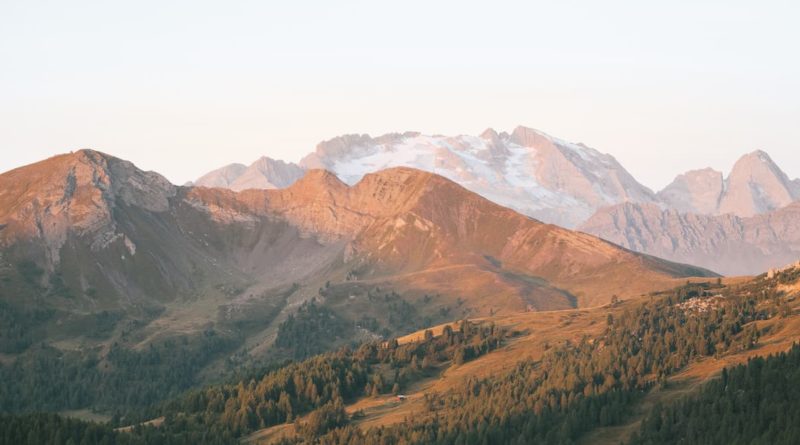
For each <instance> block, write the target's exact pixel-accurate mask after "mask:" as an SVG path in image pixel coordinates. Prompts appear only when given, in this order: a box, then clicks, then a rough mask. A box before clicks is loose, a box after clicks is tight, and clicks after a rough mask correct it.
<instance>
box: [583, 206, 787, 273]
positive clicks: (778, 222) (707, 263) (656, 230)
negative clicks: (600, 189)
mask: <svg viewBox="0 0 800 445" xmlns="http://www.w3.org/2000/svg"><path fill="white" fill-rule="evenodd" d="M580 230H582V231H585V232H587V233H591V234H594V235H597V236H599V237H601V238H604V239H607V240H609V241H611V242H613V243H616V244H619V245H620V246H623V247H626V248H628V249H632V250H635V251H638V252H644V253H647V254H650V255H655V256H658V257H660V258H666V259H669V260H672V261H678V262H684V263H690V264H696V265H698V266H701V267H705V268H708V269H711V270H714V271H716V272H719V273H722V274H725V275H753V274H759V273H762V272H764V271H766V270H768V269H770V268H774V267H778V266H781V265H783V264H787V263H789V262H791V261H793V260H794V259H796V258H798V257H800V203H793V204H790V205H788V206H786V207H784V208H781V209H778V210H774V211H772V212H768V213H765V214H761V215H755V216H751V217H740V216H736V215H732V214H724V215H698V214H692V213H681V212H678V211H675V210H672V209H664V208H661V207H659V206H657V205H641V204H633V203H628V204H622V205H618V206H613V207H609V208H605V209H602V210H600V211H599V212H598V213H596V214H595V215H594V216H592V218H591V219H589V220H588V221H587V222H586V223H584V224H583V225H581V227H580Z"/></svg>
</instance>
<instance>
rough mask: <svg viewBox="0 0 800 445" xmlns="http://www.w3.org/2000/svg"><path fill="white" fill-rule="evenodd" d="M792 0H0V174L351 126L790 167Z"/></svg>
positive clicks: (267, 150) (201, 164)
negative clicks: (529, 133)
mask: <svg viewBox="0 0 800 445" xmlns="http://www.w3.org/2000/svg"><path fill="white" fill-rule="evenodd" d="M798 22H800V2H797V1H769V0H766V1H758V2H755V1H735V0H734V1H697V0H695V1H669V2H654V1H652V2H651V1H613V0H611V1H603V2H598V1H571V0H563V1H558V2H554V1H520V2H516V1H492V2H485V1H484V2H472V1H468V0H461V1H446V0H439V1H430V0H428V1H414V0H407V1H380V0H372V1H347V0H344V1H336V2H331V1H305V0H294V1H271V0H267V1H253V2H248V1H225V2H221V1H215V2H207V1H199V0H194V1H163V0H162V1H148V0H139V1H135V2H113V1H97V2H89V1H81V0H72V1H69V2H65V1H38V0H23V1H16V0H0V171H5V170H9V169H11V168H14V167H18V166H21V165H24V164H28V163H31V162H35V161H37V160H40V159H43V158H46V157H49V156H52V155H54V154H57V153H62V152H67V151H70V150H74V149H79V148H87V147H88V148H94V149H97V150H101V151H104V152H106V153H110V154H113V155H115V156H118V157H121V158H125V159H128V160H131V161H133V162H134V163H136V164H137V165H138V166H139V167H141V168H144V169H147V170H156V171H158V172H160V173H162V174H164V175H165V176H166V177H167V178H169V179H170V180H171V181H173V182H175V183H179V184H180V183H184V182H186V181H189V180H192V179H195V178H197V177H199V176H200V175H202V174H204V173H206V172H208V171H209V170H212V169H214V168H217V167H220V166H222V165H225V164H228V163H232V162H241V163H250V162H252V161H254V160H255V159H256V158H258V157H260V156H264V155H266V156H270V157H273V158H278V159H284V160H287V161H297V160H299V159H300V158H301V157H303V156H304V155H305V154H307V153H309V152H311V151H313V149H314V147H315V145H316V144H317V143H318V142H320V141H322V140H326V139H330V138H332V137H335V136H337V135H341V134H347V133H369V134H371V135H373V136H375V135H379V134H383V133H387V132H397V131H399V132H402V131H421V132H423V133H429V134H447V135H455V134H479V133H480V132H481V131H483V130H484V129H486V128H487V127H492V128H495V129H497V130H498V131H502V130H506V131H511V130H512V129H513V128H514V127H516V126H517V125H525V126H528V127H533V128H537V129H539V130H542V131H545V132H547V133H549V134H551V135H553V136H557V137H559V138H561V139H566V140H570V141H573V142H583V143H585V144H587V145H589V146H591V147H594V148H596V149H598V150H600V151H602V152H606V153H610V154H612V155H613V156H615V157H616V158H617V159H618V160H619V161H620V162H621V163H622V165H623V166H624V167H626V168H627V169H628V170H629V171H630V172H631V173H632V174H633V175H634V176H635V177H636V178H637V179H638V180H639V181H640V182H642V183H643V184H645V185H647V186H649V187H651V188H653V189H660V188H661V187H663V186H664V185H666V184H667V183H669V182H670V181H671V180H672V179H673V178H674V176H675V175H676V174H678V173H681V172H684V171H686V170H689V169H695V168H702V167H707V166H711V167H714V168H717V169H719V170H723V171H726V172H727V171H728V170H729V169H730V167H731V166H732V165H733V163H734V161H735V160H736V159H737V158H738V157H739V156H741V155H742V154H744V153H747V152H751V151H753V150H756V149H762V150H765V151H767V152H768V153H769V154H770V155H771V156H772V158H773V159H774V160H775V161H776V162H777V163H778V164H779V165H780V166H781V167H782V168H783V169H784V170H785V171H786V172H787V173H788V174H789V176H791V177H793V178H794V177H798V176H800V57H798V53H800V51H799V50H798V46H799V45H800V26H797V23H798Z"/></svg>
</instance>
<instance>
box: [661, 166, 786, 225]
mask: <svg viewBox="0 0 800 445" xmlns="http://www.w3.org/2000/svg"><path fill="white" fill-rule="evenodd" d="M658 198H659V200H660V201H661V202H662V203H663V204H664V205H666V206H667V207H668V208H671V209H674V210H677V211H679V212H683V213H698V214H703V215H721V214H726V213H730V214H732V215H737V216H744V217H748V216H754V215H758V214H761V213H766V212H770V211H772V210H775V209H779V208H781V207H784V206H787V205H789V204H790V203H792V202H794V201H796V200H798V199H800V188H798V187H797V180H795V181H790V180H789V178H788V177H787V176H786V173H784V172H783V171H782V170H781V169H780V168H779V167H778V166H777V165H776V164H775V163H774V162H773V161H772V159H771V158H770V157H769V155H768V154H767V153H765V152H763V151H755V152H753V153H749V154H747V155H744V156H742V157H741V158H740V159H739V160H738V161H737V162H736V164H735V165H734V166H733V169H732V170H731V173H730V175H728V177H727V178H725V179H723V177H722V173H721V172H718V171H715V170H712V169H704V170H695V171H690V172H688V173H685V174H682V175H679V176H678V177H677V178H675V180H674V181H673V182H672V183H671V184H670V185H668V186H667V187H666V188H664V190H662V191H660V192H658Z"/></svg>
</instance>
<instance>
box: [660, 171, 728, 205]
mask: <svg viewBox="0 0 800 445" xmlns="http://www.w3.org/2000/svg"><path fill="white" fill-rule="evenodd" d="M724 190H725V180H724V179H723V177H722V172H718V171H716V170H713V169H710V168H706V169H703V170H692V171H690V172H687V173H684V174H682V175H679V176H678V177H677V178H675V180H674V181H672V183H671V184H669V185H668V186H667V187H665V188H664V189H663V190H661V191H660V192H658V199H659V201H661V202H662V203H664V204H665V205H666V206H667V207H668V208H670V209H673V210H677V211H679V212H683V213H698V214H701V215H714V214H716V213H717V212H718V209H719V202H720V199H721V198H722V194H723V192H724Z"/></svg>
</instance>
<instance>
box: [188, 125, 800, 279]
mask: <svg viewBox="0 0 800 445" xmlns="http://www.w3.org/2000/svg"><path fill="white" fill-rule="evenodd" d="M264 163H268V164H269V165H271V166H273V167H272V168H271V169H269V170H267V169H263V168H259V167H258V165H261V164H264ZM394 166H406V167H413V168H417V169H420V170H425V171H429V172H434V173H437V174H439V175H442V176H444V177H446V178H448V179H451V180H453V181H455V182H457V183H458V184H460V185H462V186H463V187H465V188H467V189H469V190H471V191H473V192H475V193H478V194H480V195H482V196H484V197H486V198H488V199H490V200H492V201H494V202H496V203H498V204H501V205H503V206H506V207H509V208H512V209H514V210H517V211H519V212H520V213H523V214H525V215H528V216H532V217H534V218H537V219H539V220H541V221H544V222H547V223H551V224H556V225H560V226H562V227H566V228H572V229H576V228H577V229H579V230H582V231H585V232H588V233H591V234H594V235H597V236H600V237H603V238H605V239H608V240H610V241H612V242H615V243H618V244H620V245H621V246H624V247H626V248H629V249H632V250H636V251H639V252H643V253H647V254H650V255H655V256H659V257H662V258H666V259H670V260H673V261H679V262H688V263H690V264H696V265H699V266H702V267H705V268H709V269H712V270H715V271H718V272H720V273H723V274H756V273H759V272H761V271H763V270H765V269H767V268H770V267H776V266H780V265H781V264H783V263H784V262H785V260H786V259H791V258H794V257H797V256H800V250H798V249H797V247H796V242H795V241H794V239H793V235H792V234H791V233H786V232H785V231H783V230H782V226H785V225H786V224H790V222H789V221H786V220H785V218H788V217H789V216H787V215H790V214H791V211H790V210H787V211H780V210H781V209H783V208H784V207H786V206H788V205H790V204H791V203H793V202H795V201H797V200H798V199H800V180H798V179H795V180H790V179H789V177H788V176H787V175H786V174H785V173H784V172H783V171H782V170H781V169H780V167H778V166H777V165H776V164H775V162H774V161H773V160H772V159H771V158H770V157H769V155H768V154H767V153H765V152H763V151H755V152H752V153H749V154H746V155H744V156H742V157H741V158H740V159H739V160H738V161H737V162H736V163H735V165H734V167H733V169H732V170H731V172H730V174H729V175H728V176H727V177H725V176H724V175H723V173H722V172H719V171H716V170H713V169H710V168H706V169H702V170H694V171H690V172H687V173H684V174H681V175H678V176H677V177H676V178H675V180H674V181H673V182H672V183H670V184H669V185H668V186H666V187H665V188H664V189H663V190H661V191H659V192H657V193H654V192H653V191H651V190H650V189H648V188H647V187H645V186H644V185H642V184H640V183H639V182H637V181H636V179H634V176H633V175H631V174H630V173H629V172H628V171H627V170H625V168H624V167H622V166H621V165H620V163H619V162H617V161H616V160H615V159H614V158H613V157H612V156H610V155H608V154H603V153H600V152H599V151H597V150H595V149H593V148H590V147H588V146H586V145H584V144H581V143H570V142H566V141H564V140H561V139H558V138H555V137H552V136H550V135H547V134H546V133H543V132H541V131H538V130H534V129H531V128H526V127H517V128H516V129H514V131H512V132H511V133H510V134H509V133H506V132H501V133H498V132H496V131H495V130H492V129H488V130H486V131H484V132H483V133H481V134H480V135H479V136H465V135H460V136H453V137H447V136H428V135H422V134H420V133H414V132H407V133H402V134H400V133H393V134H387V135H383V136H379V137H375V138H373V137H370V136H368V135H345V136H340V137H337V138H334V139H331V140H328V141H325V142H322V143H320V144H319V145H317V147H316V150H315V151H314V152H313V153H311V154H309V155H307V156H306V157H304V158H303V159H302V160H301V161H300V163H299V164H292V163H283V162H280V161H274V160H271V159H264V158H262V159H260V160H259V161H256V163H255V164H253V165H251V166H250V167H244V166H242V165H239V164H232V165H229V166H226V167H223V168H221V169H218V170H215V171H213V172H211V173H208V174H206V175H204V176H203V177H201V178H200V179H198V180H197V181H196V182H195V185H198V186H207V187H227V188H232V189H234V190H241V189H244V188H273V186H274V187H277V188H280V186H279V185H276V184H286V183H287V182H289V181H287V180H286V178H296V177H299V176H300V175H301V174H302V173H301V172H302V171H304V170H308V169H315V168H322V169H326V170H328V171H331V172H333V173H334V174H336V175H337V176H338V177H339V178H340V179H342V180H343V181H344V182H346V183H348V184H354V183H355V182H357V181H358V180H360V179H361V178H362V177H363V176H364V175H365V174H367V173H370V172H375V171H379V170H381V169H384V168H388V167H394ZM245 170H247V171H248V172H250V173H248V174H245V173H241V174H239V173H238V172H244V171H245ZM256 172H265V173H263V176H259V173H256ZM226 178H227V179H226ZM226 181H228V182H227V183H230V184H235V185H232V186H231V185H225V184H226ZM290 181H291V179H290ZM260 184H269V185H268V186H262V185H260ZM631 209H637V210H636V213H637V217H635V218H632V217H629V216H630V214H631ZM773 213H774V214H773ZM759 215H770V216H769V217H764V218H757V217H758V216H759ZM748 218H755V219H754V220H753V222H748V221H749V220H747V219H748ZM743 219H744V220H743ZM666 220H669V222H666ZM711 226H713V227H715V228H714V229H713V236H708V233H707V231H709V230H712V229H711V228H710V227H711ZM745 226H746V227H758V228H757V229H756V228H753V229H752V230H755V231H757V232H758V233H759V234H760V235H759V236H752V235H748V234H746V233H745V232H747V230H750V229H746V228H745ZM766 233H770V235H769V236H767V235H766Z"/></svg>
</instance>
